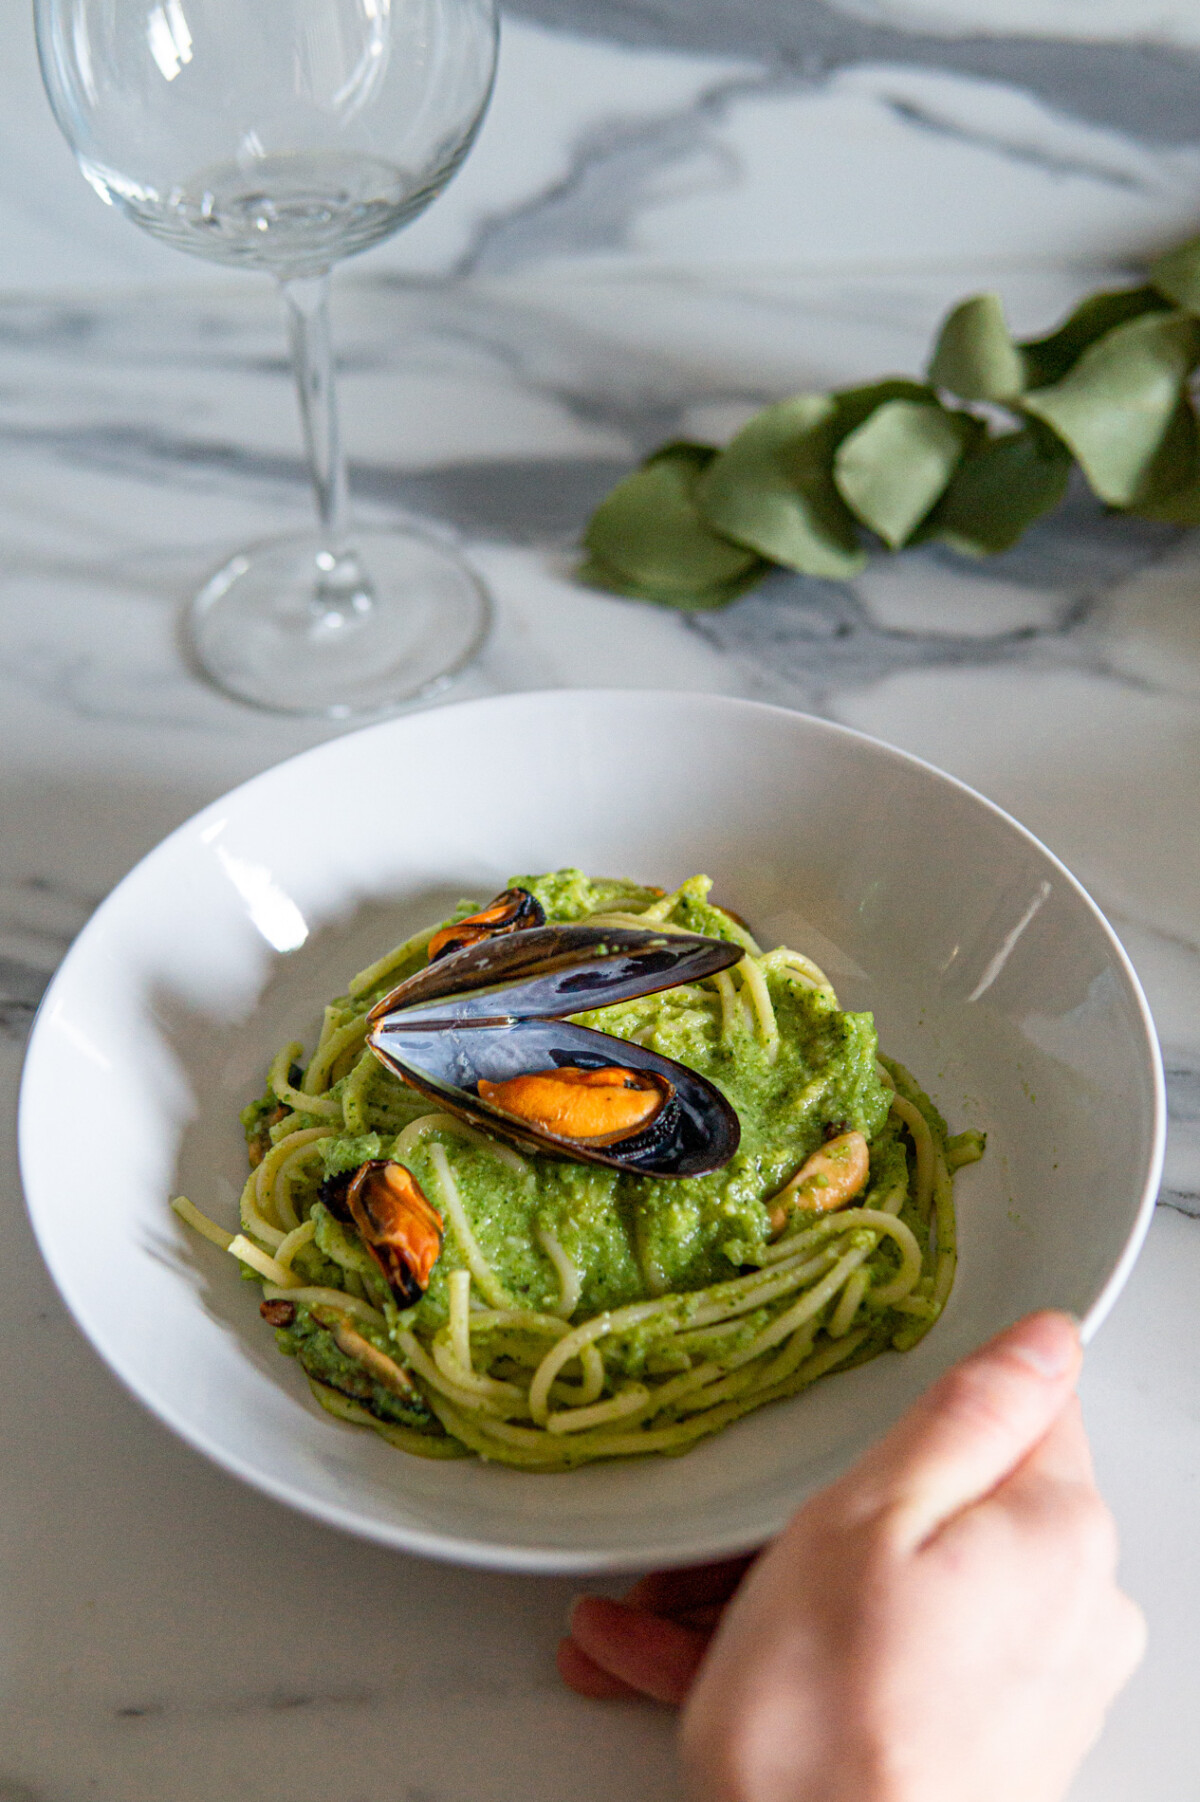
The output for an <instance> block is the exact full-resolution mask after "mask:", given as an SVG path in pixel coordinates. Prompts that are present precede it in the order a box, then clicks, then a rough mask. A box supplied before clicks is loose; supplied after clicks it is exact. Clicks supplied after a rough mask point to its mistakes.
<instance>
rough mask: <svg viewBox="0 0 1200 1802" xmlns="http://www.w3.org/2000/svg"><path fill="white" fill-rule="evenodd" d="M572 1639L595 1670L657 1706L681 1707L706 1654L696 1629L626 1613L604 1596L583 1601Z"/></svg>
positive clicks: (576, 1609)
mask: <svg viewBox="0 0 1200 1802" xmlns="http://www.w3.org/2000/svg"><path fill="white" fill-rule="evenodd" d="M571 1638H572V1639H573V1640H574V1641H575V1644H576V1645H577V1646H578V1647H579V1649H580V1651H581V1652H584V1653H586V1655H587V1657H588V1658H590V1659H591V1661H592V1663H593V1664H597V1665H599V1666H600V1669H601V1670H603V1671H607V1672H608V1673H609V1675H610V1676H613V1677H619V1678H620V1679H621V1681H622V1682H623V1683H627V1684H629V1685H630V1686H631V1687H632V1688H633V1689H637V1690H640V1691H641V1692H642V1694H643V1695H646V1696H651V1697H653V1699H654V1700H655V1701H656V1702H670V1703H672V1704H676V1705H677V1704H678V1703H680V1702H682V1701H683V1699H684V1697H685V1696H686V1695H687V1693H688V1690H689V1689H690V1688H691V1686H692V1679H693V1677H694V1676H695V1675H696V1672H697V1670H698V1669H699V1666H700V1660H701V1659H702V1658H703V1657H704V1654H705V1651H706V1650H707V1648H708V1641H709V1635H708V1634H707V1633H705V1632H704V1631H702V1630H701V1629H700V1628H698V1627H684V1626H681V1625H680V1624H679V1623H678V1622H677V1621H669V1620H664V1619H662V1617H661V1616H659V1615H657V1614H647V1613H645V1612H644V1611H643V1610H642V1609H640V1608H627V1607H626V1606H625V1604H624V1603H623V1602H610V1601H608V1600H607V1599H606V1598H605V1597H603V1596H583V1597H581V1599H580V1600H579V1601H578V1602H576V1604H575V1607H574V1609H573V1610H572V1613H571Z"/></svg>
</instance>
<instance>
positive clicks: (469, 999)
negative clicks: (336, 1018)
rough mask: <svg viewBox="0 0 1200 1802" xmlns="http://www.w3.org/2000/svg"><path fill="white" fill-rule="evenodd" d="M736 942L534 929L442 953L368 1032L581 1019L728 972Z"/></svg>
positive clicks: (375, 1011)
mask: <svg viewBox="0 0 1200 1802" xmlns="http://www.w3.org/2000/svg"><path fill="white" fill-rule="evenodd" d="M741 956H742V949H741V946H740V945H731V944H729V943H727V942H726V941H725V940H724V939H709V938H701V937H700V936H699V935H697V934H692V933H665V932H652V931H637V930H635V929H633V928H628V929H625V928H620V929H618V928H615V927H614V928H611V929H609V930H607V931H605V930H604V929H603V928H601V927H598V926H589V925H587V924H586V923H585V924H583V925H578V926H562V925H558V926H535V927H530V928H527V929H526V930H524V931H520V932H511V933H506V934H505V935H503V936H502V937H496V938H491V939H482V940H480V941H479V942H478V943H477V944H474V945H468V946H466V947H464V949H463V950H461V951H453V952H450V953H449V954H447V955H446V956H444V957H440V958H439V959H438V960H437V962H436V963H432V964H427V965H426V966H425V968H424V969H423V970H418V971H417V972H416V974H415V975H414V976H410V977H409V978H408V979H407V981H405V982H402V983H401V984H400V986H399V988H396V989H393V990H392V992H391V994H390V995H385V996H384V998H383V1000H382V1001H380V1002H377V1003H376V1005H375V1006H374V1007H373V1008H372V1009H371V1014H370V1020H371V1024H372V1026H374V1027H379V1026H382V1025H389V1024H390V1023H391V1021H392V1018H393V1016H395V1015H399V1014H403V1017H404V1023H405V1026H406V1027H410V1026H416V1025H418V1024H422V1025H425V1026H427V1027H437V1028H440V1027H443V1026H451V1025H456V1024H459V1023H461V1022H465V1021H469V1020H480V1021H483V1020H514V1019H517V1020H529V1019H545V1018H552V1019H553V1018H558V1017H560V1016H562V1015H564V1014H580V1013H584V1012H586V1011H587V1010H589V1009H591V1008H595V1007H610V1006H612V1005H613V1004H614V1003H615V1002H618V1001H631V1000H633V999H634V998H635V997H637V996H639V995H653V994H656V993H657V992H658V991H659V990H660V989H672V988H676V987H678V985H679V984H680V983H684V982H699V981H701V979H702V978H703V977H705V976H713V975H715V974H716V972H717V971H718V970H727V969H729V968H730V966H731V965H733V964H735V963H737V962H738V961H739V959H740V958H741Z"/></svg>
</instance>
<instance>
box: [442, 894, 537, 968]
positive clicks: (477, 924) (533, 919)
mask: <svg viewBox="0 0 1200 1802" xmlns="http://www.w3.org/2000/svg"><path fill="white" fill-rule="evenodd" d="M545 923H546V915H545V913H544V912H543V910H542V904H541V902H540V901H539V900H538V898H537V896H536V895H531V894H530V892H529V890H528V889H527V888H506V889H504V890H502V892H501V893H500V894H498V895H497V896H496V897H495V899H494V900H491V901H489V902H488V904H487V906H486V907H481V908H480V910H479V912H478V913H476V914H468V915H467V917H466V919H465V920H455V921H453V922H452V924H451V925H449V926H443V927H442V929H441V931H440V932H435V933H434V935H433V937H432V938H431V939H430V941H429V961H430V963H431V964H432V963H436V962H437V960H438V958H439V957H448V956H449V955H450V954H451V953H452V952H454V951H461V950H462V949H463V948H464V946H466V945H477V944H478V943H479V941H480V939H490V938H495V937H496V936H497V934H499V933H505V932H521V931H523V930H524V929H525V928H526V927H527V926H544V925H545Z"/></svg>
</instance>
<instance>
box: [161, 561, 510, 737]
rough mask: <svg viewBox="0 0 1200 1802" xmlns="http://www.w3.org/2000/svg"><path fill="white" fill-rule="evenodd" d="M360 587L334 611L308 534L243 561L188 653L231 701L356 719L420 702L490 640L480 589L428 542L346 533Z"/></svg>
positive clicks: (215, 594)
mask: <svg viewBox="0 0 1200 1802" xmlns="http://www.w3.org/2000/svg"><path fill="white" fill-rule="evenodd" d="M353 549H354V552H355V553H356V555H357V559H358V562H359V564H360V565H361V570H362V574H363V576H364V577H365V578H366V581H365V583H364V584H352V585H350V587H348V588H347V589H346V590H345V592H344V593H343V594H341V595H340V596H338V597H337V599H336V601H335V602H331V600H330V598H329V596H330V579H329V571H330V570H331V568H333V559H332V558H331V557H330V555H329V552H328V549H327V546H326V544H325V542H324V541H323V540H322V539H320V538H318V537H317V536H316V535H315V534H313V533H306V534H304V535H299V534H297V535H296V536H294V537H289V538H278V539H274V540H272V541H271V542H269V543H267V544H260V545H255V546H254V547H253V548H252V549H250V550H247V551H243V552H241V553H240V554H239V555H238V556H236V557H234V558H233V559H232V560H231V561H230V562H229V563H227V564H226V565H225V567H224V569H220V570H218V571H217V573H216V575H215V576H213V577H212V579H211V580H210V581H209V582H207V583H206V584H205V586H204V587H203V588H202V589H201V591H200V593H199V594H198V595H197V596H196V599H195V601H194V602H193V604H192V611H191V617H190V621H189V631H190V637H191V643H192V648H193V650H194V653H195V656H196V658H197V660H198V662H199V663H200V665H201V667H202V668H203V670H204V672H205V674H206V675H207V676H208V677H209V679H210V680H211V681H212V682H214V683H215V684H216V686H217V687H218V688H220V689H222V690H223V691H224V692H225V693H226V694H229V695H233V696H235V697H236V698H237V699H238V700H239V701H248V702H249V703H250V705H251V706H254V707H265V708H269V709H271V710H272V711H273V712H276V713H298V714H308V715H317V716H324V717H325V718H328V719H351V718H354V717H355V716H356V715H360V714H373V713H382V712H385V711H386V710H387V709H388V708H390V707H395V706H397V705H399V703H400V702H402V701H411V700H414V699H415V698H416V697H418V696H420V695H427V694H429V693H431V692H432V691H433V690H434V689H436V688H439V687H441V686H442V684H443V683H445V682H448V681H449V680H450V678H451V677H452V676H454V675H456V674H457V673H458V671H459V670H461V669H462V668H463V666H464V665H465V664H467V663H469V662H470V660H471V658H472V657H474V656H475V654H476V652H477V651H478V650H479V648H480V646H481V645H482V643H483V641H484V639H485V637H486V636H487V631H488V627H489V625H490V623H491V613H492V607H491V600H490V597H489V595H488V592H487V589H486V588H485V587H484V585H483V583H482V582H481V581H480V580H479V578H478V576H476V575H475V574H474V573H473V572H472V571H471V570H470V569H469V568H468V567H467V565H466V564H465V563H464V562H463V561H462V559H461V558H459V557H457V556H455V554H454V553H453V552H452V551H450V550H447V549H446V547H445V546H444V545H441V544H438V543H436V542H435V541H434V540H433V539H430V538H426V537H423V536H422V535H421V534H420V533H418V532H411V531H401V530H399V529H387V530H363V531H356V532H355V533H354V534H353Z"/></svg>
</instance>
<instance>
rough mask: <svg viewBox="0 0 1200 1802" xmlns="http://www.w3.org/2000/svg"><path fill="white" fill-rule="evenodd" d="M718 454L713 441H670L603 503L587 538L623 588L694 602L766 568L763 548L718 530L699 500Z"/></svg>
mask: <svg viewBox="0 0 1200 1802" xmlns="http://www.w3.org/2000/svg"><path fill="white" fill-rule="evenodd" d="M715 455H716V452H715V451H714V449H713V447H712V446H711V445H708V444H690V443H685V442H679V443H675V444H668V445H665V446H664V447H663V449H662V450H660V451H656V452H655V454H654V455H653V456H652V457H648V458H647V460H646V461H645V463H643V464H642V466H641V468H640V469H636V470H635V471H634V472H633V474H632V475H629V476H626V478H625V480H624V481H623V482H618V484H617V486H616V487H615V488H614V489H613V490H612V493H611V494H609V495H607V496H606V498H605V499H604V500H603V501H601V503H600V505H599V506H598V507H597V509H596V511H595V512H594V513H593V515H592V517H591V519H590V520H589V522H588V527H587V530H586V532H585V533H584V539H583V542H584V545H585V547H586V549H587V550H588V551H589V552H590V553H591V557H592V559H593V561H594V563H595V565H596V566H597V567H598V568H600V567H602V568H603V569H604V570H606V571H608V572H611V573H612V574H613V575H614V576H616V577H619V578H620V581H621V583H622V584H623V586H622V587H621V588H620V592H622V593H637V594H638V595H639V596H642V597H644V598H653V599H655V600H662V601H666V602H667V603H668V604H670V605H682V606H687V605H688V604H689V601H690V598H691V597H694V596H701V595H707V596H711V595H713V594H715V593H718V592H720V593H724V591H725V589H726V588H728V587H729V585H730V584H736V583H738V582H739V581H741V580H742V578H744V577H746V576H749V575H751V572H753V576H754V578H757V575H758V574H759V573H761V561H760V559H759V558H758V557H757V556H756V554H755V553H754V552H753V551H750V550H747V549H746V548H745V547H744V546H743V545H740V544H731V543H730V542H729V540H728V539H727V538H722V537H720V536H718V534H717V533H716V532H714V531H712V530H711V528H710V527H709V526H708V525H707V524H706V522H705V520H704V519H703V518H702V517H701V515H700V512H699V510H698V508H697V506H696V485H697V483H698V482H699V480H700V477H701V476H702V475H703V473H704V471H705V470H706V469H707V467H708V465H709V464H710V463H711V462H712V460H713V457H714V456H715ZM726 598H728V597H726ZM702 604H705V605H717V604H718V603H717V602H715V601H712V600H708V601H706V602H704V603H702Z"/></svg>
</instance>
